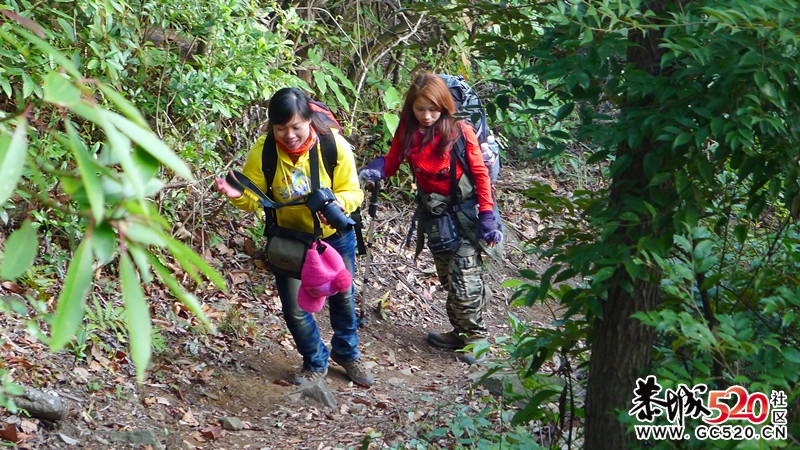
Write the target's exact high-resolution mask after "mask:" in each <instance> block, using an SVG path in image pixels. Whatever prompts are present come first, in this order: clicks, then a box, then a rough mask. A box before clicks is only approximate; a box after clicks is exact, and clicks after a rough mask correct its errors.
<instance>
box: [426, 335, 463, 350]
mask: <svg viewBox="0 0 800 450" xmlns="http://www.w3.org/2000/svg"><path fill="white" fill-rule="evenodd" d="M428 343H429V344H431V345H433V346H435V347H439V348H446V349H449V350H461V349H462V348H464V345H465V342H464V339H462V338H461V336H459V335H457V334H456V332H455V331H448V332H447V333H435V332H433V331H430V332H428Z"/></svg>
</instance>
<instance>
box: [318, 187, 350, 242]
mask: <svg viewBox="0 0 800 450" xmlns="http://www.w3.org/2000/svg"><path fill="white" fill-rule="evenodd" d="M334 200H336V197H335V196H334V195H333V191H331V190H330V189H328V188H323V189H320V190H318V191H315V192H312V193H311V195H309V196H308V198H307V199H306V206H308V209H310V210H311V212H314V213H317V212H318V213H320V214H322V216H323V217H325V220H327V221H328V224H329V225H330V226H331V227H333V228H336V230H338V231H339V232H340V233H344V232H347V231H349V230H350V228H352V227H353V225H355V224H356V222H355V221H354V220H353V219H351V218H350V217H347V216H346V215H345V214H344V212H343V211H342V209H341V208H339V205H337V204H336V203H335V202H334Z"/></svg>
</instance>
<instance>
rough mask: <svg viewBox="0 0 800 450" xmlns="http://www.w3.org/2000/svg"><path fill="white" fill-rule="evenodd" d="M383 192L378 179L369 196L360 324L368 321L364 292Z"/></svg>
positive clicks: (370, 266) (370, 265)
mask: <svg viewBox="0 0 800 450" xmlns="http://www.w3.org/2000/svg"><path fill="white" fill-rule="evenodd" d="M380 193H381V182H380V180H378V181H377V182H375V183H373V184H372V192H371V193H370V198H369V206H368V207H367V214H368V215H369V227H368V228H367V236H366V239H364V240H365V242H366V248H367V261H366V264H365V267H364V281H363V282H362V283H361V295H360V296H359V297H360V298H361V302H362V305H361V317H359V325H363V324H364V323H365V322H366V317H365V314H366V309H367V308H366V307H365V306H366V303H367V302H366V299H365V298H364V294H365V293H366V291H367V283H369V275H370V271H371V269H372V252H373V245H372V234H373V232H374V231H375V219H376V217H377V216H378V197H379V196H380Z"/></svg>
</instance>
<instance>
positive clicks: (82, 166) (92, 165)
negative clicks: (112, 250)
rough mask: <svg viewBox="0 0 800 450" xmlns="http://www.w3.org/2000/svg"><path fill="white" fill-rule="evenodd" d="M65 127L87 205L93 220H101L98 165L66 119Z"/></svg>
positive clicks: (101, 197)
mask: <svg viewBox="0 0 800 450" xmlns="http://www.w3.org/2000/svg"><path fill="white" fill-rule="evenodd" d="M65 127H66V129H67V136H69V139H68V142H67V145H68V147H69V149H70V150H71V151H72V155H73V156H74V157H75V161H77V163H78V172H79V173H80V175H81V182H83V186H84V188H85V190H86V197H87V198H88V199H89V205H90V206H91V208H92V217H93V218H94V220H95V222H102V221H103V216H104V215H105V195H103V187H102V186H101V185H100V179H99V178H98V177H97V172H98V171H99V168H100V166H99V165H98V164H97V162H95V160H94V158H92V156H91V155H90V154H89V151H88V150H87V149H86V146H85V145H84V142H83V141H82V140H81V138H80V136H79V135H78V132H77V131H76V130H75V127H74V126H73V124H72V122H69V121H67V123H66V124H65Z"/></svg>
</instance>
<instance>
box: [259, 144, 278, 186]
mask: <svg viewBox="0 0 800 450" xmlns="http://www.w3.org/2000/svg"><path fill="white" fill-rule="evenodd" d="M276 167H278V149H277V148H276V147H275V136H274V135H273V134H272V133H269V134H267V137H266V138H265V139H264V147H263V148H262V149H261V171H262V172H264V180H265V181H266V183H267V189H266V190H265V191H264V193H265V194H267V197H269V198H270V200H274V198H273V196H272V181H273V180H274V179H275V168H276Z"/></svg>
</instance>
